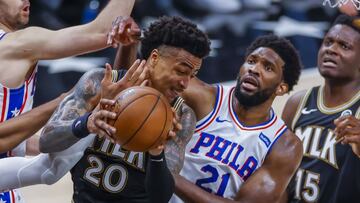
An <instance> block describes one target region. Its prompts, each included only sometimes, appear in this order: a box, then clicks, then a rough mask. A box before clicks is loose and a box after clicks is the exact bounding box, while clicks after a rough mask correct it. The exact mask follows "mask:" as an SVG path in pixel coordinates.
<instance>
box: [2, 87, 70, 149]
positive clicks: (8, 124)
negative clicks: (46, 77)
mask: <svg viewBox="0 0 360 203" xmlns="http://www.w3.org/2000/svg"><path fill="white" fill-rule="evenodd" d="M64 97H65V94H62V95H61V96H59V97H58V98H56V99H54V100H52V101H50V102H48V103H46V104H43V105H41V106H38V107H36V108H34V109H32V110H31V111H29V112H26V113H24V114H21V115H20V116H17V117H15V118H12V119H10V120H7V121H5V122H2V123H0V153H3V152H7V151H10V150H11V149H13V148H14V147H16V146H17V145H18V144H20V143H21V142H22V141H24V140H26V139H27V138H29V137H30V136H32V135H34V134H35V133H36V132H37V131H38V130H40V128H41V127H42V126H44V125H45V123H46V122H47V121H48V120H49V118H50V116H51V115H52V113H53V112H54V110H55V108H56V107H57V105H58V104H59V103H60V101H61V100H62V99H63V98H64ZM34 118H36V119H34Z"/></svg>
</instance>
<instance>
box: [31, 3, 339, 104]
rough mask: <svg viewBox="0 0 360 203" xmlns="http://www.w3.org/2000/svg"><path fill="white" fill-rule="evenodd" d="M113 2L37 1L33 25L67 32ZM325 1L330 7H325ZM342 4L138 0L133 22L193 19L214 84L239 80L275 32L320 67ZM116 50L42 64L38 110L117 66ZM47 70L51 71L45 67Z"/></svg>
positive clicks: (204, 74) (207, 77)
mask: <svg viewBox="0 0 360 203" xmlns="http://www.w3.org/2000/svg"><path fill="white" fill-rule="evenodd" d="M107 2H108V0H51V1H49V0H32V1H31V14H30V25H36V26H41V27H46V28H50V29H55V30H56V29H61V28H64V27H68V26H72V25H78V24H83V23H87V22H89V21H91V20H92V19H94V18H95V17H96V16H97V14H98V13H99V11H100V10H101V9H102V8H103V7H104V6H105V5H106V3H107ZM324 2H325V4H326V5H323V3H324ZM333 2H336V0H326V1H324V0H286V1H280V0H137V1H136V5H135V8H134V11H133V18H134V19H135V20H136V21H137V22H138V23H139V25H141V27H146V26H147V25H148V24H149V23H151V22H152V21H153V20H154V19H156V18H157V17H158V16H162V15H178V16H182V17H185V18H188V19H190V20H191V21H193V22H195V23H196V24H198V26H200V28H201V29H202V30H204V31H205V32H206V33H208V35H209V37H210V39H211V42H212V45H211V46H212V51H211V54H210V56H209V57H208V58H206V60H205V61H204V63H203V68H202V69H201V71H200V72H199V75H198V76H199V77H200V78H201V79H202V80H204V81H206V82H210V83H217V82H224V81H229V80H233V79H234V78H235V76H236V74H237V72H238V68H239V67H240V64H242V63H243V59H244V53H245V50H246V47H247V46H248V45H249V43H250V42H251V41H252V40H254V39H255V38H256V37H257V36H259V35H263V34H267V33H275V34H277V35H280V36H284V37H287V38H288V39H289V40H290V41H291V42H292V43H293V44H294V45H295V47H296V48H297V49H298V50H299V52H300V54H301V59H302V62H303V64H304V66H305V69H310V68H313V67H315V66H316V57H317V50H318V48H319V46H320V44H321V38H322V37H323V35H324V33H325V32H326V31H327V29H328V27H329V25H330V22H331V21H332V20H333V19H334V18H335V17H336V16H337V14H338V13H339V11H338V9H336V8H331V7H330V4H333ZM115 53H116V50H115V49H112V48H109V49H107V50H105V51H101V52H97V53H93V54H88V55H85V56H78V57H74V58H67V59H63V60H56V61H42V62H40V68H39V74H38V77H39V80H38V85H37V93H36V94H35V95H36V96H35V106H37V105H39V104H42V103H44V102H45V101H48V100H50V99H52V98H55V97H56V96H57V95H59V94H60V93H61V92H64V91H65V90H69V89H71V87H72V86H73V85H74V84H75V83H76V82H77V80H78V79H79V77H80V76H81V75H82V74H83V73H84V72H85V71H87V70H89V69H92V68H99V67H103V65H104V64H105V62H110V63H112V62H113V60H114V57H115ZM44 67H47V68H44Z"/></svg>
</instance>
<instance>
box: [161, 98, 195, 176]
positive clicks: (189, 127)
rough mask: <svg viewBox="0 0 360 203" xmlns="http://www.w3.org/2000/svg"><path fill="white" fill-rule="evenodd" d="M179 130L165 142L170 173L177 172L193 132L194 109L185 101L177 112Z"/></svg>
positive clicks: (181, 165) (181, 164) (180, 167)
mask: <svg viewBox="0 0 360 203" xmlns="http://www.w3.org/2000/svg"><path fill="white" fill-rule="evenodd" d="M179 118H180V123H181V130H179V131H178V132H177V133H176V136H175V137H174V138H173V139H171V140H169V141H168V142H167V143H166V147H165V157H166V162H167V166H168V168H169V170H170V171H171V173H172V174H179V172H180V170H181V169H182V167H183V164H184V159H185V147H186V145H187V143H188V142H189V140H190V139H191V136H192V135H193V134H194V130H195V125H196V116H195V113H194V111H193V110H192V109H191V108H190V107H189V106H187V105H186V104H185V103H183V104H182V106H181V110H180V112H179Z"/></svg>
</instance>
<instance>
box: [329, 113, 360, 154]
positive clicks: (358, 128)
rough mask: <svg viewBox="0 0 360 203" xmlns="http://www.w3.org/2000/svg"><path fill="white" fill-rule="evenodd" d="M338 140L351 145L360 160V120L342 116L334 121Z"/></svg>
mask: <svg viewBox="0 0 360 203" xmlns="http://www.w3.org/2000/svg"><path fill="white" fill-rule="evenodd" d="M334 124H335V126H336V127H335V134H336V140H338V141H339V142H341V143H342V144H350V146H351V148H352V150H353V152H354V153H355V154H356V155H357V156H358V157H359V158H360V120H359V119H357V118H355V117H354V116H350V115H349V116H342V117H340V118H338V119H336V120H335V121H334Z"/></svg>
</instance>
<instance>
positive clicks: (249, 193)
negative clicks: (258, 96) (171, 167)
mask: <svg viewBox="0 0 360 203" xmlns="http://www.w3.org/2000/svg"><path fill="white" fill-rule="evenodd" d="M301 158H302V145H301V142H300V140H299V139H298V138H297V137H296V136H295V135H294V134H293V133H291V132H290V131H287V132H286V133H285V134H284V135H282V137H280V139H279V140H278V141H277V143H275V145H274V146H273V148H272V151H271V152H270V155H269V156H268V157H267V158H266V159H265V161H264V164H263V165H262V166H261V167H260V168H259V169H258V170H257V171H256V172H255V173H254V174H253V175H251V176H250V178H249V179H248V180H247V181H246V182H245V183H244V184H243V185H242V186H241V188H240V190H239V192H238V194H237V196H236V197H235V199H234V200H230V199H226V198H222V197H219V196H216V195H214V194H211V193H208V192H206V191H205V190H202V189H201V188H200V187H198V186H196V185H195V184H193V183H191V182H190V181H188V180H186V179H185V178H183V177H182V176H180V175H175V176H174V178H175V188H176V190H175V193H176V194H177V195H178V196H179V197H180V198H182V199H183V200H184V201H186V202H197V203H205V202H212V203H223V202H229V203H230V202H247V203H252V202H254V203H262V202H264V203H265V202H278V201H279V200H280V198H281V194H283V193H284V191H285V189H286V187H287V185H288V183H289V182H290V179H291V177H292V176H293V174H294V173H295V171H296V169H297V167H298V166H299V164H300V161H301ZM259 194H261V195H259Z"/></svg>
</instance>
